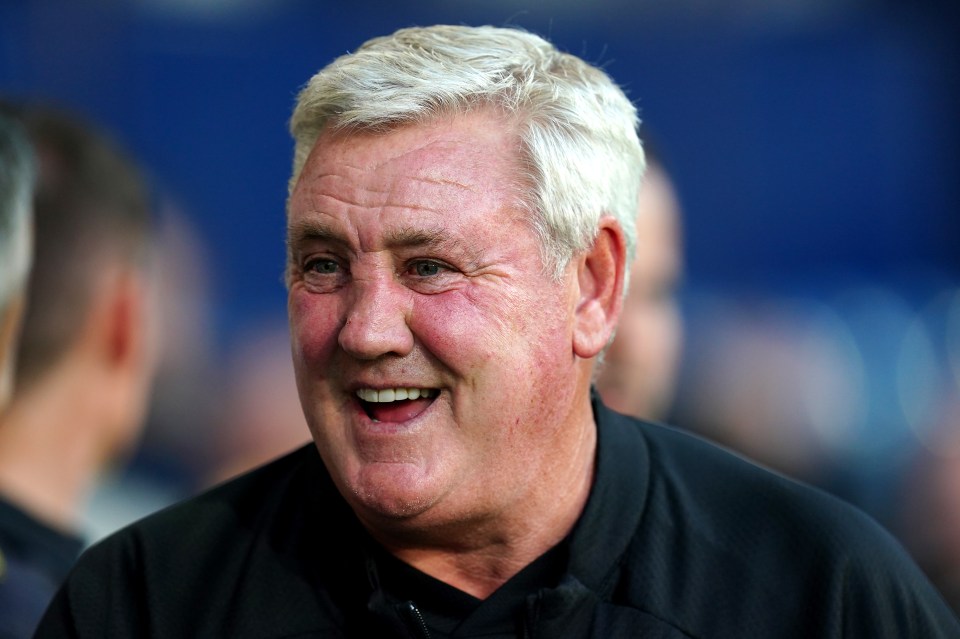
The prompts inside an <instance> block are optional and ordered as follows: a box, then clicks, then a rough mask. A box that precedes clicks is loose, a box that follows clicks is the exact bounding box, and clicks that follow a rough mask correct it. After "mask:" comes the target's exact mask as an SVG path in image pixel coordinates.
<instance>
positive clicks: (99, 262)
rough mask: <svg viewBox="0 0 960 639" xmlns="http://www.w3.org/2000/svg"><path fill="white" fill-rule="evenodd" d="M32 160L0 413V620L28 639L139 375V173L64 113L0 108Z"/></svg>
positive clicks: (147, 354)
mask: <svg viewBox="0 0 960 639" xmlns="http://www.w3.org/2000/svg"><path fill="white" fill-rule="evenodd" d="M3 111H4V112H6V113H8V114H9V115H10V116H11V117H15V118H16V119H17V120H19V121H20V122H21V123H22V124H23V126H24V128H25V129H26V130H27V132H28V134H29V136H30V139H31V141H32V143H33V147H34V150H35V153H36V156H37V159H38V167H39V172H38V180H37V188H36V194H35V197H34V208H35V222H36V227H35V229H36V233H35V243H36V246H35V249H36V252H35V257H36V259H35V264H34V268H33V270H32V272H31V275H30V279H29V284H28V293H27V294H28V303H27V309H26V314H25V317H24V322H23V329H22V334H21V341H20V346H19V351H18V358H17V368H16V385H15V389H14V393H13V397H12V401H11V403H10V406H9V410H8V411H7V412H6V413H5V414H4V415H3V416H2V417H0V548H2V551H3V553H4V556H5V558H6V565H7V572H6V574H5V575H4V576H2V577H0V628H2V629H3V631H2V632H4V633H6V634H5V635H4V636H5V637H20V636H29V635H30V633H32V632H33V630H34V629H35V627H36V623H37V621H38V620H39V618H40V616H41V615H42V613H43V609H44V608H45V607H46V606H47V604H48V603H49V601H50V598H51V597H52V596H53V593H54V592H55V590H56V588H57V587H58V586H59V584H60V582H61V581H62V580H63V578H64V577H65V576H66V574H67V571H68V569H69V568H70V566H71V565H72V564H73V562H74V560H75V559H76V556H77V555H78V554H79V552H80V550H81V549H82V547H83V544H84V542H83V539H82V537H81V533H80V531H79V530H78V526H79V517H80V513H81V511H82V508H83V505H84V500H85V498H86V496H87V495H88V493H89V492H90V491H91V489H92V488H93V486H94V484H95V482H96V479H97V477H98V476H99V475H100V473H101V472H102V471H103V470H104V469H105V468H107V467H108V466H110V465H111V464H113V463H114V462H116V461H117V460H118V459H119V458H121V457H122V456H123V455H125V454H126V453H127V452H128V451H130V449H131V447H132V445H133V443H134V441H135V440H136V438H137V435H138V432H139V429H140V425H141V421H142V416H143V411H144V408H145V405H146V400H147V394H148V386H149V380H150V371H151V368H152V367H151V361H152V357H153V355H152V344H151V337H150V331H149V330H148V317H149V315H150V312H149V309H148V303H149V300H148V297H149V274H148V257H149V255H148V254H149V252H150V251H149V248H150V242H149V239H148V234H149V226H150V215H149V206H148V199H147V191H146V187H145V184H144V181H143V178H142V177H141V175H140V174H139V172H138V170H137V169H136V168H135V167H134V166H133V164H132V163H131V160H130V159H129V158H128V157H127V156H126V155H125V154H123V153H122V152H121V151H120V150H119V149H117V148H116V147H115V146H114V143H113V142H111V141H109V140H107V139H106V138H105V137H104V136H102V135H101V134H100V133H98V132H95V131H94V130H93V129H92V128H91V127H90V126H88V125H87V124H86V123H81V122H80V121H78V120H76V119H74V118H73V117H72V116H69V115H65V114H62V113H59V112H54V111H51V110H47V109H45V108H41V107H34V106H27V105H14V104H5V105H3Z"/></svg>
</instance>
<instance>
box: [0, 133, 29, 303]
mask: <svg viewBox="0 0 960 639" xmlns="http://www.w3.org/2000/svg"><path fill="white" fill-rule="evenodd" d="M35 180H36V166H35V164H34V157H33V151H32V148H31V146H30V143H29V141H28V139H27V136H26V133H25V132H24V131H23V129H22V127H21V126H20V124H19V123H17V122H15V121H13V120H11V119H9V118H7V117H4V116H3V115H0V313H2V312H3V311H4V310H6V308H7V306H8V305H9V304H10V303H11V302H12V301H13V299H14V297H15V296H16V295H17V294H19V293H20V292H21V291H22V290H23V288H24V286H25V284H26V279H27V274H28V272H29V270H30V261H31V257H32V253H33V239H32V238H33V234H32V232H31V228H32V227H31V218H32V214H31V212H32V210H33V188H34V182H35Z"/></svg>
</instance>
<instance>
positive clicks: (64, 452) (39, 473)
mask: <svg viewBox="0 0 960 639" xmlns="http://www.w3.org/2000/svg"><path fill="white" fill-rule="evenodd" d="M73 377H74V378H75V376H73ZM70 379H71V375H70V374H69V373H68V372H64V371H53V372H51V373H50V374H49V375H48V376H47V377H45V378H44V379H41V380H38V381H37V382H36V383H35V384H34V385H33V386H31V387H30V388H28V389H25V391H24V392H23V393H20V394H18V395H17V396H15V397H14V400H13V402H12V403H11V404H10V406H9V410H8V411H7V412H6V413H5V414H3V416H2V418H0V493H2V494H3V495H4V497H5V498H7V499H9V500H10V501H11V502H13V503H15V504H17V505H18V506H19V507H21V508H23V509H24V510H26V511H27V512H29V513H30V514H31V515H33V516H35V517H37V518H38V519H40V520H42V521H44V522H45V523H47V524H49V525H52V526H53V527H56V528H59V529H61V530H72V529H75V528H76V526H77V524H78V520H79V516H80V512H81V509H82V507H83V503H84V500H85V498H86V496H87V494H88V493H89V491H90V490H91V488H92V486H93V484H94V482H95V480H96V478H97V475H98V473H99V469H100V468H101V465H102V463H103V459H104V451H103V450H102V444H101V442H99V441H97V440H96V439H95V438H93V437H91V436H90V433H91V432H92V430H93V429H92V427H93V421H94V420H95V419H97V418H98V417H97V415H96V411H95V409H94V408H95V407H94V406H93V405H92V403H91V398H90V394H89V393H87V392H85V389H84V388H82V387H81V386H78V385H76V384H71V383H70V381H69V380H70Z"/></svg>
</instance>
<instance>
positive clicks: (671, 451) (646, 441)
mask: <svg viewBox="0 0 960 639" xmlns="http://www.w3.org/2000/svg"><path fill="white" fill-rule="evenodd" d="M608 429H613V430H617V431H620V432H619V433H618V434H616V435H614V436H615V437H617V438H620V439H623V440H624V441H628V440H632V441H633V443H632V444H631V445H630V446H627V445H621V446H619V447H618V449H622V450H626V449H630V448H631V447H632V448H633V449H634V450H636V449H637V448H639V449H641V450H642V451H643V454H644V456H645V458H646V473H647V480H646V483H647V487H646V491H645V506H644V509H643V516H642V518H641V520H640V523H639V525H638V526H637V528H636V530H635V534H634V538H633V542H632V543H631V545H630V548H629V550H628V552H627V553H626V554H625V556H624V564H623V565H624V567H625V573H626V575H627V577H626V579H625V583H626V584H632V585H628V586H627V587H626V589H625V590H626V591H630V590H631V589H632V588H633V589H634V590H633V591H632V595H631V596H629V597H627V598H628V599H633V601H635V602H643V603H642V605H643V606H646V607H648V609H649V610H651V611H654V612H656V613H658V614H660V615H661V616H662V617H664V618H672V619H674V620H675V621H676V624H677V625H678V627H681V628H684V629H686V630H687V631H688V632H690V634H691V635H692V636H702V632H704V629H706V628H708V627H711V626H715V625H716V624H726V625H727V627H730V628H738V629H740V631H743V632H744V634H743V635H742V636H783V637H787V636H797V637H801V636H874V637H893V636H930V637H939V636H960V628H958V627H957V626H956V621H955V620H954V619H953V616H952V615H951V614H950V613H949V611H948V610H947V609H946V607H945V605H944V604H943V602H942V600H941V599H940V597H939V595H938V594H937V593H936V592H935V590H934V589H933V587H932V586H931V585H930V584H929V582H928V581H927V580H926V578H925V577H924V576H923V575H922V574H921V573H920V571H919V569H918V568H917V567H916V566H915V565H914V563H913V562H912V561H911V559H910V558H909V557H908V556H907V554H906V552H905V551H904V550H903V549H902V548H901V546H900V545H899V543H898V542H897V541H895V540H894V539H893V537H892V536H891V535H890V534H889V533H887V531H886V530H884V529H883V528H882V527H881V526H880V525H879V524H877V523H876V522H874V521H873V520H872V519H871V518H870V517H868V516H867V515H866V514H864V513H862V512H861V511H859V510H858V509H856V508H854V507H853V506H851V505H849V504H847V503H845V502H842V501H841V500H839V499H837V498H835V497H833V496H830V495H828V494H826V493H824V492H822V491H820V490H818V489H815V488H813V487H810V486H806V485H804V484H801V483H798V482H796V481H793V480H791V479H788V478H786V477H783V476H781V475H778V474H776V473H774V472H771V471H769V470H767V469H764V468H761V467H759V466H757V465H755V464H753V463H751V462H750V461H748V460H746V459H744V458H742V457H740V456H738V455H736V454H734V453H732V452H730V451H728V450H726V449H723V448H721V447H719V446H716V445H714V444H712V443H710V442H708V441H705V440H703V439H701V438H699V437H697V436H694V435H692V434H689V433H686V432H683V431H680V430H678V429H675V428H671V427H669V426H663V425H657V424H650V423H645V422H638V421H636V420H632V419H629V418H626V417H622V416H615V417H614V418H613V419H611V420H609V424H608ZM788 622H789V627H788V625H785V624H788ZM771 633H772V634H771ZM790 633H794V634H790ZM911 633H914V634H911ZM915 633H919V634H915Z"/></svg>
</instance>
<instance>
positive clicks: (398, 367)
mask: <svg viewBox="0 0 960 639" xmlns="http://www.w3.org/2000/svg"><path fill="white" fill-rule="evenodd" d="M517 147H518V144H517V141H516V138H515V135H514V134H513V132H512V131H511V130H510V127H509V126H505V125H504V122H503V121H502V120H498V119H496V118H495V117H494V116H493V115H491V114H488V113H484V112H479V113H472V114H468V115H462V116H457V117H450V118H448V119H443V120H440V121H437V122H434V123H431V124H426V125H417V126H408V127H401V128H399V129H395V130H392V131H391V132H389V133H380V134H371V133H352V134H339V135H337V134H332V133H330V132H325V133H323V134H321V136H320V138H319V139H318V141H317V144H316V146H315V147H314V150H313V153H312V154H311V156H310V158H309V159H308V161H307V163H306V166H305V168H304V171H303V173H302V176H301V178H300V180H299V182H298V184H297V185H296V187H295V189H294V191H293V193H292V194H291V199H290V206H289V218H288V242H289V265H288V283H289V301H288V311H289V316H290V326H291V340H292V351H293V360H294V370H295V373H296V378H297V386H298V390H299V394H300V400H301V404H302V405H303V408H304V413H305V415H306V418H307V422H308V424H309V427H310V430H311V432H312V434H313V438H314V441H315V442H316V446H317V448H318V450H319V452H320V455H321V457H322V458H323V460H324V462H325V464H326V466H327V468H328V469H329V470H330V473H331V475H332V477H333V479H334V481H335V482H336V484H337V486H338V488H339V489H340V491H341V493H342V494H343V495H344V498H345V499H346V500H347V501H348V502H349V503H350V505H351V506H352V507H353V509H354V511H355V512H356V514H357V516H358V518H359V519H360V521H361V522H362V523H363V524H364V525H365V526H366V528H367V529H368V530H369V531H370V532H371V534H372V535H373V536H374V538H376V539H377V540H378V541H380V542H381V543H382V544H383V545H384V546H385V547H386V548H387V549H388V550H390V551H391V552H393V553H394V554H395V555H397V556H398V557H400V558H401V559H403V560H405V561H407V562H408V563H410V564H412V565H414V566H416V567H418V568H420V569H421V570H424V571H425V572H427V573H428V574H432V575H433V576H435V577H437V578H439V579H442V580H444V581H446V582H447V583H450V584H451V585H454V586H456V587H458V588H461V589H462V590H465V591H466V592H469V593H471V594H474V595H475V596H479V597H485V596H487V595H489V594H490V593H491V592H493V591H494V590H495V589H496V588H497V587H498V586H499V585H500V584H502V583H503V582H505V581H506V580H507V579H509V577H510V576H512V575H513V574H515V573H516V572H517V571H519V570H520V569H521V568H522V567H523V566H525V565H526V564H527V563H529V562H530V561H532V560H533V559H535V558H536V557H537V556H539V555H540V554H542V552H544V551H545V550H547V549H548V548H550V547H551V546H553V545H555V544H556V543H557V542H558V541H560V540H561V539H562V538H563V537H564V536H565V535H566V534H567V533H568V532H569V530H570V529H571V528H572V526H573V524H574V523H575V521H576V519H577V517H578V516H579V514H580V512H581V511H582V509H583V506H584V503H585V501H586V498H587V495H588V494H589V489H590V483H591V479H592V470H593V457H594V451H595V444H596V434H595V425H594V422H593V415H592V411H591V408H590V402H589V383H590V377H591V374H592V367H593V359H592V358H593V357H594V356H595V355H596V354H597V353H598V352H599V351H600V349H601V348H602V347H603V345H604V343H605V341H606V339H608V338H609V335H610V334H611V331H612V327H613V325H614V322H615V321H616V315H617V314H618V312H619V296H618V295H617V290H619V288H618V287H619V286H620V285H621V284H622V278H623V268H624V250H623V237H622V233H621V231H620V229H619V227H618V226H617V225H616V223H615V222H613V221H612V219H610V218H604V220H603V222H602V224H601V231H600V234H599V237H598V240H597V243H596V246H595V247H594V248H593V249H591V250H590V251H587V252H585V253H584V254H583V255H579V256H576V257H575V258H574V259H573V260H572V261H571V263H570V265H569V266H568V267H567V270H566V271H565V273H564V274H563V276H562V277H561V278H560V279H559V280H555V279H553V278H551V277H550V276H548V275H546V274H545V273H544V269H543V265H542V262H541V259H540V250H539V249H540V247H539V243H538V240H537V238H536V236H535V234H534V232H533V231H532V229H531V227H530V225H529V224H528V223H527V221H526V217H525V215H526V214H525V212H524V211H523V210H521V209H520V208H519V207H518V206H517V205H516V193H517V192H518V188H519V185H518V184H516V183H515V182H514V180H515V178H514V176H516V175H518V174H520V172H519V171H518V165H517V160H516V149H517ZM395 387H406V388H420V389H431V391H432V392H435V393H436V396H435V397H433V398H431V399H429V400H423V399H421V400H418V401H416V402H406V403H405V405H401V406H400V407H396V406H395V407H393V408H391V409H389V410H388V411H387V412H384V413H377V415H378V416H379V417H380V420H379V421H376V420H375V419H373V418H372V417H371V415H370V414H369V409H370V408H371V407H370V406H365V405H364V404H363V403H362V402H361V401H360V400H359V398H358V397H357V395H356V391H357V390H358V389H387V388H395Z"/></svg>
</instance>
